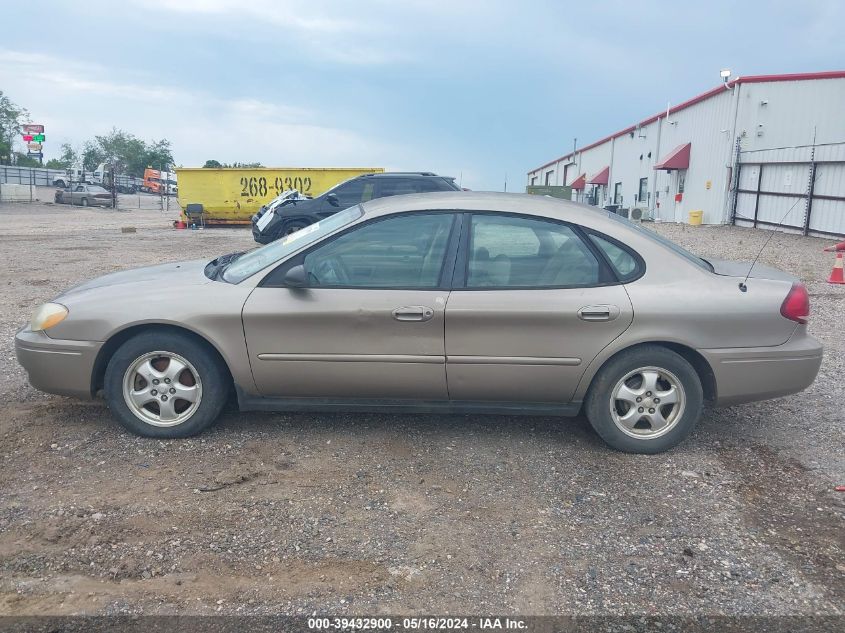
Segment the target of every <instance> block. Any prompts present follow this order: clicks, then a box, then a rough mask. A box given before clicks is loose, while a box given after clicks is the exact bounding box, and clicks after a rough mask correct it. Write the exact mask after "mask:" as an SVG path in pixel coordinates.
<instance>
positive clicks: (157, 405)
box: [123, 351, 202, 427]
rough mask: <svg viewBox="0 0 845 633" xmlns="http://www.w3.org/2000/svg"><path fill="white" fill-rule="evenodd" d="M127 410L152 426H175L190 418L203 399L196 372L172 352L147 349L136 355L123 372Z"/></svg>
mask: <svg viewBox="0 0 845 633" xmlns="http://www.w3.org/2000/svg"><path fill="white" fill-rule="evenodd" d="M123 399H124V401H125V402H126V405H127V406H128V407H129V410H130V411H132V413H133V414H134V415H135V416H136V417H137V418H139V419H141V420H142V421H144V422H146V423H147V424H151V425H153V426H162V427H167V426H176V425H178V424H182V423H183V422H185V421H186V420H187V419H188V418H190V417H191V416H192V415H193V414H194V412H195V411H196V410H197V408H198V407H199V405H200V402H201V401H202V381H201V380H200V376H199V372H197V370H196V368H195V367H194V366H193V365H192V364H191V363H190V362H189V361H188V360H187V359H185V358H183V357H182V356H179V355H178V354H174V353H173V352H164V351H160V352H149V353H147V354H144V355H142V356H139V357H138V358H136V359H135V360H134V361H133V362H132V364H131V365H129V368H128V369H127V370H126V373H125V374H124V376H123Z"/></svg>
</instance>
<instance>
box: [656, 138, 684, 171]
mask: <svg viewBox="0 0 845 633" xmlns="http://www.w3.org/2000/svg"><path fill="white" fill-rule="evenodd" d="M690 148H692V143H684V144H682V145H678V146H677V147H676V148H675V149H673V150H672V151H671V152H669V153H668V154H666V156H665V157H664V158H663V160H661V161H660V162H659V163H657V164H656V165H655V166H654V167H653V169H665V170H667V171H668V170H672V169H689V156H690Z"/></svg>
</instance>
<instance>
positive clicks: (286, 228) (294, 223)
mask: <svg viewBox="0 0 845 633" xmlns="http://www.w3.org/2000/svg"><path fill="white" fill-rule="evenodd" d="M310 224H312V222H309V221H308V220H303V219H297V220H285V221H284V222H282V225H281V227H280V228H279V232H278V233H276V239H279V238H282V237H285V236H286V235H290V234H291V233H296V232H297V231H300V230H302V229H304V228H305V227H306V226H309V225H310Z"/></svg>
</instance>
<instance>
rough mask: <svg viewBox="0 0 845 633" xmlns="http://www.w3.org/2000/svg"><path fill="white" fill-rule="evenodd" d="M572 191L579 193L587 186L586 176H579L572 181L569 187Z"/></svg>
mask: <svg viewBox="0 0 845 633" xmlns="http://www.w3.org/2000/svg"><path fill="white" fill-rule="evenodd" d="M569 186H570V187H571V188H572V189H575V190H576V191H581V190H582V189H583V188H584V187H586V186H587V174H581V175H580V176H578V177H577V178H576V179H575V180H573V181H572V184H571V185H569Z"/></svg>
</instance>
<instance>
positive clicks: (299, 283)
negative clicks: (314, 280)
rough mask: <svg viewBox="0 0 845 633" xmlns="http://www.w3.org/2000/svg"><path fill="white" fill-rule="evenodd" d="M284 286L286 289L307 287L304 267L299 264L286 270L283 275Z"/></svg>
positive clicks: (306, 275)
mask: <svg viewBox="0 0 845 633" xmlns="http://www.w3.org/2000/svg"><path fill="white" fill-rule="evenodd" d="M284 284H285V286H287V287H288V288H305V287H306V286H307V285H308V274H307V273H306V272H305V266H303V265H302V264H300V265H299V266H294V267H293V268H290V269H288V271H287V272H286V273H285V279H284Z"/></svg>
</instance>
